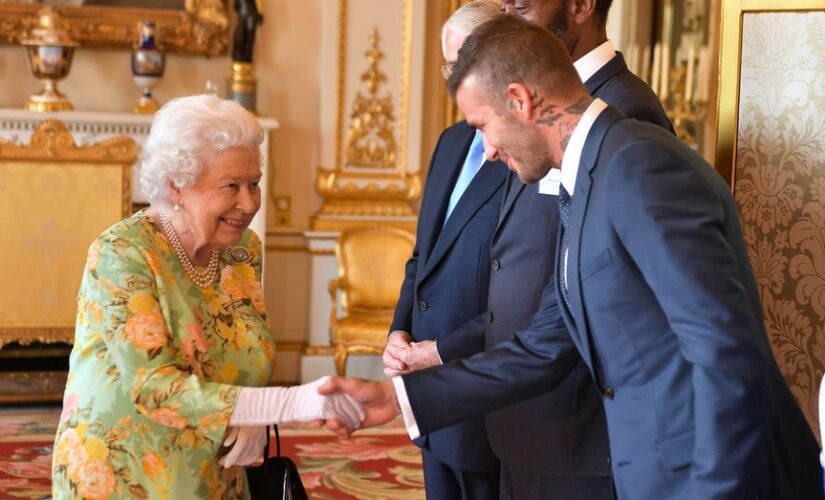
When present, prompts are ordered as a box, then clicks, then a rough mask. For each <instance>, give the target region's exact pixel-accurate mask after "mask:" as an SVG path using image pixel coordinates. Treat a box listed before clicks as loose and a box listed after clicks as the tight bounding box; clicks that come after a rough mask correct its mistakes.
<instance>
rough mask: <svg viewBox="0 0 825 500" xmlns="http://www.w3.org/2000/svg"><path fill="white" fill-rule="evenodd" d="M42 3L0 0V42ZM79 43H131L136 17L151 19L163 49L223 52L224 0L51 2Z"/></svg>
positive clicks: (26, 25)
mask: <svg viewBox="0 0 825 500" xmlns="http://www.w3.org/2000/svg"><path fill="white" fill-rule="evenodd" d="M40 8H42V5H32V4H22V3H20V4H17V3H10V2H0V43H19V42H20V40H21V39H23V38H25V36H26V34H27V33H28V32H29V30H30V29H31V28H32V27H33V26H34V25H35V24H36V23H37V11H38V10H39V9H40ZM54 10H55V11H56V12H57V13H59V14H60V15H61V16H62V17H63V18H64V19H65V20H66V22H67V23H66V24H67V26H68V29H69V34H70V35H71V37H72V38H73V39H74V40H75V41H77V42H78V43H79V44H80V46H81V47H96V48H109V49H131V48H132V45H133V44H134V42H135V40H137V39H138V22H140V21H154V22H155V24H156V25H157V33H158V37H157V38H158V41H159V44H160V45H161V46H162V48H163V50H164V52H177V53H184V54H196V55H205V56H218V55H223V54H226V53H227V50H228V47H229V29H228V27H229V6H228V2H227V0H186V2H185V7H184V9H182V10H173V9H169V10H166V9H143V8H126V7H101V6H94V7H92V6H54Z"/></svg>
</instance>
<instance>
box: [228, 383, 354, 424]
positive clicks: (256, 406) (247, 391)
mask: <svg viewBox="0 0 825 500" xmlns="http://www.w3.org/2000/svg"><path fill="white" fill-rule="evenodd" d="M327 380H329V377H322V378H320V379H318V380H316V381H315V382H312V383H309V384H304V385H299V386H295V387H244V388H242V389H241V392H240V395H239V396H238V402H237V403H236V404H235V410H234V411H233V412H232V417H231V418H230V420H229V424H230V425H233V426H245V425H267V424H283V423H287V422H316V421H327V420H330V419H334V420H339V421H341V422H343V423H344V424H346V426H347V428H349V430H350V431H352V430H353V429H357V428H358V427H359V426H360V425H361V422H362V421H363V420H364V417H365V415H364V410H363V408H361V404H360V403H358V402H357V401H356V400H355V399H353V398H352V397H350V396H349V395H347V394H343V393H340V394H331V395H328V396H326V395H321V394H318V388H319V387H321V386H322V385H324V384H325V383H326V381H327Z"/></svg>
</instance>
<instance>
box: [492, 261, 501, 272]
mask: <svg viewBox="0 0 825 500" xmlns="http://www.w3.org/2000/svg"><path fill="white" fill-rule="evenodd" d="M490 266H491V267H492V268H493V271H498V270H499V269H501V262H500V261H499V260H498V259H493V260H492V262H490Z"/></svg>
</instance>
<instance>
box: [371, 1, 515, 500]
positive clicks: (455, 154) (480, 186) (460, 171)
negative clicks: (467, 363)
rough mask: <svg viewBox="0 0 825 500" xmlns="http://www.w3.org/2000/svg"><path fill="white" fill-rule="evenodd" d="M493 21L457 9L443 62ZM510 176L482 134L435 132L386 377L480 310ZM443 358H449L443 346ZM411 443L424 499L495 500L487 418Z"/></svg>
mask: <svg viewBox="0 0 825 500" xmlns="http://www.w3.org/2000/svg"><path fill="white" fill-rule="evenodd" d="M498 16H499V6H498V3H497V2H496V1H495V0H479V1H474V2H471V3H469V4H466V5H464V6H463V7H461V8H459V9H458V10H456V12H454V13H453V15H452V16H451V17H450V19H448V20H447V22H446V23H445V24H444V27H443V29H442V49H443V52H444V58H445V60H446V61H447V63H448V65H449V64H450V63H452V62H455V60H456V58H457V57H458V49H459V48H460V47H461V44H462V43H463V42H464V38H466V37H467V35H468V34H469V33H470V31H472V28H474V27H475V26H477V25H479V24H481V23H483V22H485V21H487V20H489V19H492V18H494V17H498ZM445 73H446V72H445ZM506 176H507V168H506V167H505V166H504V165H503V164H501V163H500V162H486V160H485V159H484V144H483V141H482V138H481V133H480V132H477V131H475V130H473V129H472V128H470V127H469V126H468V125H467V123H466V122H464V121H462V122H460V123H457V124H456V125H453V126H452V127H449V128H448V129H446V130H445V131H444V132H443V133H442V134H441V137H440V138H439V141H438V144H437V145H436V148H435V151H434V152H433V156H432V159H431V160H430V167H429V170H428V173H427V182H426V185H425V187H424V196H423V199H422V202H421V211H420V214H419V217H418V226H417V235H416V243H415V248H414V250H413V255H412V257H411V258H410V260H409V261H408V262H407V266H406V274H405V278H404V282H403V284H402V286H401V294H400V297H399V300H398V304H397V305H396V309H395V316H394V318H393V322H392V326H391V328H390V330H391V332H390V334H389V336H388V340H387V344H388V347H387V349H386V350H385V353H384V360H385V367H386V368H385V373H387V375H388V376H393V375H396V374H397V373H398V372H397V369H403V368H404V366H403V363H399V361H398V360H397V359H396V358H395V357H394V354H393V352H395V351H393V347H396V348H407V347H408V346H409V345H410V344H411V343H412V342H415V343H416V344H419V345H427V344H432V345H435V343H436V342H440V341H441V340H442V339H444V338H445V337H447V336H448V334H450V332H452V331H453V330H454V329H455V328H456V327H458V326H460V325H461V324H463V323H465V322H466V321H468V320H470V319H472V318H474V317H475V316H477V315H478V314H479V313H481V312H483V311H484V310H485V309H486V306H487V290H488V287H489V276H490V237H491V236H492V234H493V230H494V229H495V227H496V223H497V222H498V218H499V210H500V208H501V197H502V192H503V186H504V179H505V178H506ZM457 290H460V291H461V293H456V291H457ZM457 348H459V349H461V352H462V353H464V352H468V353H469V354H474V353H476V352H480V351H483V350H484V338H483V337H481V338H480V339H476V340H475V341H474V343H473V344H470V345H461V346H457ZM433 353H435V350H433ZM442 355H443V356H445V357H446V358H449V359H452V358H453V357H454V356H455V355H454V354H452V353H451V352H450V350H449V349H447V350H442ZM435 356H436V357H437V356H438V355H437V354H435ZM436 361H437V360H436ZM416 444H418V445H419V446H420V447H421V450H422V459H423V465H424V484H425V489H426V493H427V498H428V499H431V500H433V499H435V500H438V499H444V500H453V499H461V498H463V499H485V498H498V490H499V462H498V459H496V457H495V456H494V455H493V452H492V450H491V449H490V444H489V442H488V441H487V438H486V432H485V429H484V419H483V418H475V419H472V420H469V421H467V422H462V423H459V424H456V425H452V426H449V427H446V428H444V429H441V430H438V431H435V432H432V433H430V434H428V435H425V436H422V437H421V438H420V439H418V440H416Z"/></svg>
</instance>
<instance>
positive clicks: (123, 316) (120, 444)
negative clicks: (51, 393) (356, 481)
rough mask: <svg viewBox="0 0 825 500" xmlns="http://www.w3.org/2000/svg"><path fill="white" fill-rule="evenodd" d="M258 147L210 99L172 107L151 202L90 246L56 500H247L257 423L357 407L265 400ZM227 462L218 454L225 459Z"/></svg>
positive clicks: (284, 397)
mask: <svg viewBox="0 0 825 500" xmlns="http://www.w3.org/2000/svg"><path fill="white" fill-rule="evenodd" d="M262 139H263V132H262V130H261V127H260V125H259V124H258V122H257V121H256V120H255V118H254V117H253V116H252V115H250V114H249V113H248V112H247V111H245V110H244V109H243V108H241V107H240V106H238V105H237V104H234V103H232V102H229V101H224V100H222V99H219V98H217V97H213V96H193V97H185V98H180V99H176V100H173V101H170V102H169V103H168V104H166V105H165V106H164V107H163V108H162V109H161V110H160V111H159V112H158V113H157V116H156V117H155V121H154V123H153V125H152V129H151V133H150V134H149V138H148V139H147V141H146V145H145V147H144V149H143V156H142V159H141V175H140V181H141V185H142V187H143V190H144V192H145V194H146V196H147V198H148V199H149V201H150V203H151V207H150V208H149V209H147V210H144V211H141V212H138V213H137V214H135V215H133V216H132V217H129V218H127V219H125V220H123V221H121V222H119V223H117V224H115V225H114V226H112V227H110V228H109V229H107V230H106V231H104V232H103V234H102V235H100V237H99V238H98V239H97V240H96V241H95V242H94V243H92V245H91V247H90V249H89V254H88V259H87V262H86V268H85V271H84V274H83V281H82V283H81V287H80V293H79V296H78V313H77V327H76V332H75V343H74V349H73V350H72V354H71V358H70V370H69V379H68V382H67V385H66V392H65V396H64V400H63V414H62V416H61V419H60V425H59V427H58V430H57V436H56V438H55V451H54V459H53V465H52V478H53V493H54V496H55V498H67V497H72V498H75V497H78V496H80V497H85V498H127V497H128V498H248V497H249V494H248V492H247V491H246V480H245V474H244V473H243V471H244V469H243V468H242V467H237V465H246V464H250V463H253V462H255V461H256V460H260V459H261V456H262V450H263V443H264V442H265V439H266V437H265V428H264V427H263V424H269V423H281V422H293V421H313V420H319V419H326V418H331V417H335V416H340V417H341V418H344V419H346V421H347V422H348V424H349V425H351V426H352V427H356V426H357V425H358V423H359V422H360V420H362V419H363V413H362V412H361V408H360V406H359V405H358V404H357V403H355V402H354V401H353V400H351V399H348V398H345V397H334V398H329V397H326V396H321V395H319V394H318V393H317V392H316V387H317V386H318V385H320V383H321V382H322V381H316V382H315V383H313V384H308V385H304V386H298V387H291V388H279V387H267V388H263V387H261V388H256V387H257V386H265V385H266V384H267V383H268V382H269V380H270V377H271V375H272V370H273V364H274V361H275V347H274V344H273V341H272V338H271V336H270V333H269V330H268V328H267V319H266V311H265V308H264V301H263V297H262V295H261V285H260V279H261V242H260V240H259V239H258V237H257V236H256V235H255V234H254V233H253V232H252V231H251V230H249V229H248V226H249V223H250V222H251V221H252V218H253V216H254V215H255V213H256V212H257V211H258V208H259V207H260V204H261V190H260V186H259V183H260V180H261V166H260V156H259V146H260V143H261V141H262ZM227 447H228V448H227Z"/></svg>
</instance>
